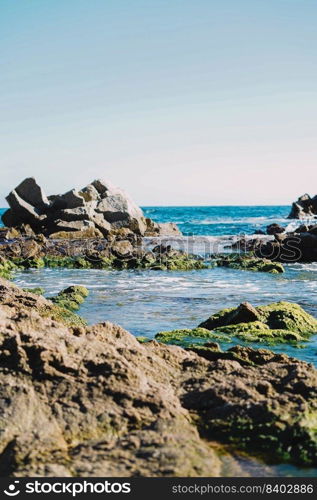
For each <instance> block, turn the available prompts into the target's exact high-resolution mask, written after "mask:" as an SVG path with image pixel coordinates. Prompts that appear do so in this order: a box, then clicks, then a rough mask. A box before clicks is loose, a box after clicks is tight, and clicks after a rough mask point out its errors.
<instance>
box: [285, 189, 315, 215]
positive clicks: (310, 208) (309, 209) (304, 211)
mask: <svg viewBox="0 0 317 500" xmlns="http://www.w3.org/2000/svg"><path fill="white" fill-rule="evenodd" d="M316 215H317V195H316V196H314V197H313V198H311V197H310V196H309V194H304V195H303V196H300V197H299V198H298V200H297V201H295V202H294V203H293V205H292V209H291V212H290V214H289V216H288V218H289V219H303V218H305V217H306V218H307V217H314V216H316Z"/></svg>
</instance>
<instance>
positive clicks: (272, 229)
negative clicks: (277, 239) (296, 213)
mask: <svg viewBox="0 0 317 500" xmlns="http://www.w3.org/2000/svg"><path fill="white" fill-rule="evenodd" d="M284 232H285V227H282V226H280V225H279V224H270V225H269V226H267V228H266V234H269V235H273V234H279V233H284Z"/></svg>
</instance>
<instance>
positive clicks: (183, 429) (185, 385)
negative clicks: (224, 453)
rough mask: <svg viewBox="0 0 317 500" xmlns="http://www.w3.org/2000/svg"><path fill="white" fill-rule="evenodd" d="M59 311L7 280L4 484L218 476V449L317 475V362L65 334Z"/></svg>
mask: <svg viewBox="0 0 317 500" xmlns="http://www.w3.org/2000/svg"><path fill="white" fill-rule="evenodd" d="M57 307H58V306H57V305H56V304H52V302H50V301H48V300H46V299H44V298H43V297H39V296H36V295H34V294H32V293H27V292H23V291H22V290H20V289H19V288H17V287H15V286H14V285H12V284H10V283H9V282H7V281H4V280H0V324H1V334H0V357H1V364H0V374H1V377H0V396H1V397H0V411H1V416H2V420H1V430H2V432H1V435H0V445H1V449H2V453H1V457H0V470H1V473H2V475H3V476H7V475H13V476H50V475H52V476H54V475H56V471H58V475H60V474H62V475H63V476H75V477H76V476H84V477H85V476H102V477H124V476H127V477H129V476H176V477H177V476H203V477H210V476H221V475H222V474H223V469H222V465H221V453H219V448H220V451H221V447H220V446H219V444H218V445H217V447H216V448H215V445H214V443H215V442H218V443H219V442H220V443H231V444H233V445H234V446H236V447H237V448H238V449H241V448H244V449H246V450H247V451H248V452H249V453H252V454H257V455H259V454H262V455H263V456H264V457H265V455H266V454H267V455H269V457H270V459H272V458H273V459H274V460H275V461H281V460H283V461H290V462H293V463H298V464H302V465H310V466H313V465H315V466H316V461H317V455H316V452H317V437H316V433H315V432H313V430H314V425H315V423H314V419H315V414H316V396H317V372H316V370H315V369H314V368H313V367H312V366H311V365H309V364H307V363H304V362H301V361H298V360H296V359H292V358H289V357H288V356H286V355H279V354H275V353H272V352H270V351H267V350H254V349H250V348H246V347H245V348H243V347H236V348H233V349H230V350H229V351H227V352H224V353H222V352H221V351H219V348H217V347H216V346H215V344H214V342H212V343H211V344H210V343H209V345H207V346H204V349H202V348H200V349H199V348H195V347H193V348H192V350H191V351H190V350H188V351H185V350H183V349H181V348H179V347H176V346H167V345H163V344H160V343H158V342H155V341H152V342H146V343H143V344H140V343H139V342H138V341H137V340H136V339H135V338H134V337H133V336H132V335H130V334H129V333H128V332H126V331H125V330H123V329H122V328H120V327H119V326H116V325H113V324H111V323H101V324H99V325H94V326H89V327H85V326H77V327H76V326H73V327H69V328H68V327H67V326H65V323H63V322H60V321H58V320H56V316H52V314H53V311H54V308H57ZM69 314H74V313H71V311H69ZM195 350H196V352H194V351H195ZM217 450H218V451H217Z"/></svg>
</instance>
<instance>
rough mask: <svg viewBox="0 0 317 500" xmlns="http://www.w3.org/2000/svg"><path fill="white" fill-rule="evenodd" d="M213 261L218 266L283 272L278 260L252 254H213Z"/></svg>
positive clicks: (275, 272) (273, 272) (274, 272)
mask: <svg viewBox="0 0 317 500" xmlns="http://www.w3.org/2000/svg"><path fill="white" fill-rule="evenodd" d="M214 259H215V260H214V263H215V265H217V266H218V267H229V268H231V269H240V270H243V271H256V272H263V273H271V274H280V273H284V272H285V269H284V266H283V265H282V264H281V263H280V262H273V261H271V260H269V259H264V258H263V259H261V258H259V257H254V255H253V254H246V255H241V254H230V255H222V256H220V257H219V256H214Z"/></svg>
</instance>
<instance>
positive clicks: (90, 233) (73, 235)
mask: <svg viewBox="0 0 317 500" xmlns="http://www.w3.org/2000/svg"><path fill="white" fill-rule="evenodd" d="M49 238H50V239H52V240H65V239H66V240H73V239H82V240H86V239H90V238H92V239H100V238H103V234H102V232H101V231H99V229H97V228H95V227H88V228H87V229H82V230H81V231H59V232H57V233H52V234H50V236H49Z"/></svg>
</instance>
